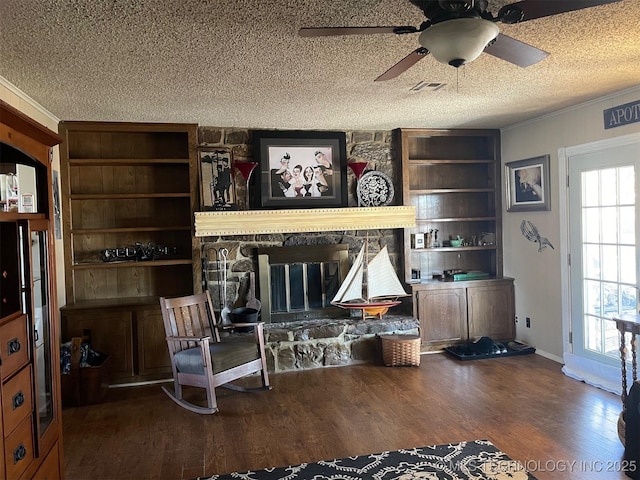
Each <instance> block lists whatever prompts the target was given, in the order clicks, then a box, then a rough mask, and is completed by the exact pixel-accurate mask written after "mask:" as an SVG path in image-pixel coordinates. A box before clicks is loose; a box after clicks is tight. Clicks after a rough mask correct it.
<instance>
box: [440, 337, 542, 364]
mask: <svg viewBox="0 0 640 480" xmlns="http://www.w3.org/2000/svg"><path fill="white" fill-rule="evenodd" d="M445 351H446V352H447V353H449V354H450V355H453V356H454V357H456V358H457V359H458V360H481V359H483V358H498V357H510V356H512V355H528V354H530V353H535V351H536V349H535V347H532V346H530V345H527V344H526V343H523V342H518V341H515V340H514V341H511V342H504V343H500V342H494V341H493V340H491V339H490V338H489V337H482V338H481V339H480V340H478V341H476V342H468V343H465V344H463V345H453V346H451V347H446V348H445Z"/></svg>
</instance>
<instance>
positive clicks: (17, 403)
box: [11, 390, 24, 410]
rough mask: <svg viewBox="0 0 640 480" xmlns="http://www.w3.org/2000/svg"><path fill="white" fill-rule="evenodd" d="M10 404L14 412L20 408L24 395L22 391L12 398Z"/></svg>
mask: <svg viewBox="0 0 640 480" xmlns="http://www.w3.org/2000/svg"><path fill="white" fill-rule="evenodd" d="M11 403H12V404H13V409H14V410H16V409H18V408H20V407H21V406H22V405H23V404H24V394H23V393H22V390H20V391H19V392H18V393H16V394H15V395H14V396H13V399H12V402H11Z"/></svg>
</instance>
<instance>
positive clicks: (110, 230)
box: [70, 225, 191, 235]
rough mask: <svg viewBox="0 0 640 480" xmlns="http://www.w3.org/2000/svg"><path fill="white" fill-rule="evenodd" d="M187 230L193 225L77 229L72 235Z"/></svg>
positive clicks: (72, 231)
mask: <svg viewBox="0 0 640 480" xmlns="http://www.w3.org/2000/svg"><path fill="white" fill-rule="evenodd" d="M186 230H191V225H171V226H166V227H114V228H77V229H74V230H71V231H70V232H71V234H72V235H87V234H92V233H136V232H169V231H175V232H178V231H186Z"/></svg>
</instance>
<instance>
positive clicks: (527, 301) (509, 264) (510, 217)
mask: <svg viewBox="0 0 640 480" xmlns="http://www.w3.org/2000/svg"><path fill="white" fill-rule="evenodd" d="M637 100H640V87H636V88H633V89H629V90H625V91H623V92H620V93H618V94H613V95H609V96H607V97H603V98H600V99H598V100H595V101H591V102H589V103H586V104H582V105H579V106H577V107H573V108H570V109H566V110H562V111H559V112H556V113H554V114H551V115H545V116H544V117H540V118H538V119H535V120H531V121H528V122H525V123H522V124H518V125H514V126H512V127H509V128H505V129H503V130H502V163H503V164H504V163H507V162H511V161H514V160H522V159H525V158H531V157H535V156H539V155H544V154H549V155H550V157H551V165H550V184H551V211H545V212H531V213H529V212H517V213H515V212H514V213H508V212H507V211H506V201H505V200H503V202H504V205H503V241H504V274H505V276H509V277H513V278H515V290H516V315H517V317H518V322H517V324H516V334H517V337H518V338H519V339H521V340H524V341H526V342H527V343H529V344H531V345H533V346H535V347H536V348H537V351H538V353H541V354H542V355H546V356H548V357H550V358H553V359H555V360H558V361H562V354H563V351H562V349H563V330H562V301H561V282H560V267H561V262H562V261H564V260H563V259H561V258H560V244H559V241H560V215H559V209H558V205H559V198H560V192H561V189H562V192H564V188H565V184H566V180H561V179H559V178H558V149H559V148H560V147H570V146H575V145H581V144H584V143H589V142H593V141H596V140H603V139H608V138H613V137H618V136H622V135H627V134H630V133H635V132H640V123H635V124H631V125H626V126H623V127H617V128H612V129H609V130H605V129H604V120H603V110H605V109H607V108H611V107H614V106H617V105H622V104H625V103H628V102H632V101H637ZM503 183H504V182H503ZM503 192H504V186H503ZM503 199H504V193H503ZM522 220H529V221H531V222H532V223H533V224H534V225H535V226H536V227H538V230H539V231H540V234H541V235H542V236H544V237H547V238H548V239H549V240H550V241H551V243H552V244H553V246H554V249H550V248H547V249H545V250H543V251H542V252H540V253H539V252H538V245H537V244H536V243H533V242H530V241H529V240H527V239H526V238H525V237H524V236H523V235H522V233H521V231H520V223H521V222H522ZM525 317H530V318H531V328H526V327H525Z"/></svg>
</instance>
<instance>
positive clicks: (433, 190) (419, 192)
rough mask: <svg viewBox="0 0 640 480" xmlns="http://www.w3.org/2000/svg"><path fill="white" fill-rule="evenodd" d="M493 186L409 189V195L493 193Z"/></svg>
mask: <svg viewBox="0 0 640 480" xmlns="http://www.w3.org/2000/svg"><path fill="white" fill-rule="evenodd" d="M495 191H496V189H495V188H427V189H424V190H417V189H415V190H414V189H410V190H409V193H410V194H411V195H433V194H437V193H494V192H495Z"/></svg>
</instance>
